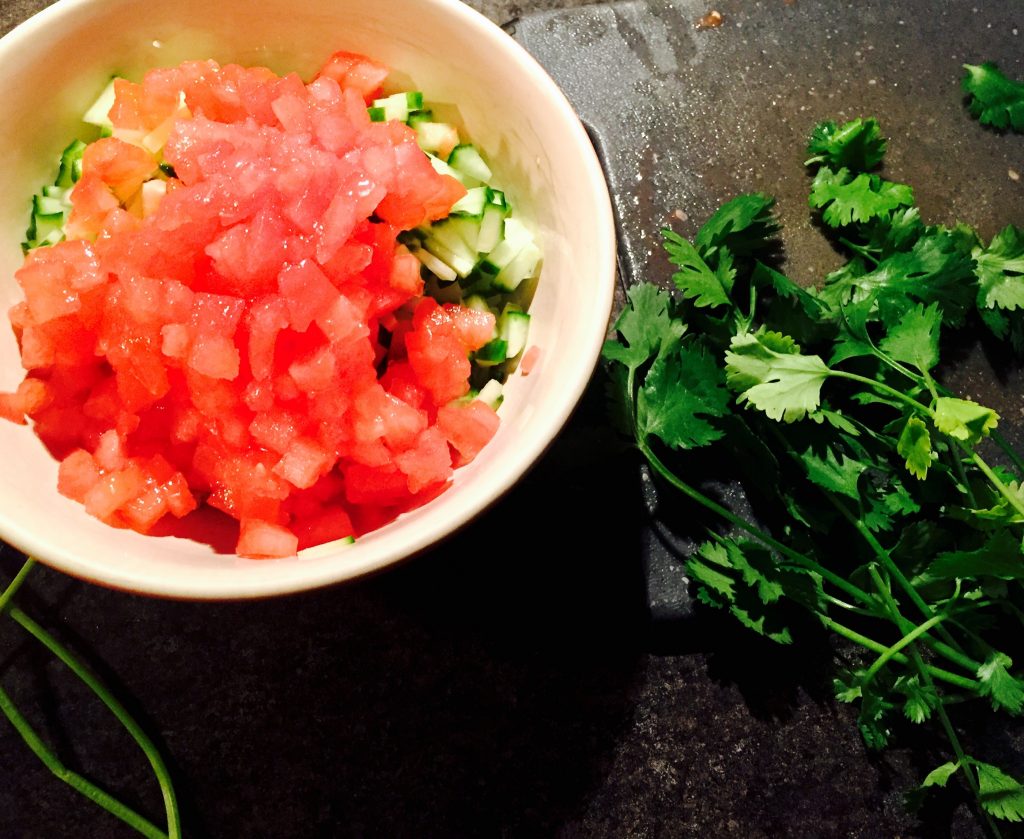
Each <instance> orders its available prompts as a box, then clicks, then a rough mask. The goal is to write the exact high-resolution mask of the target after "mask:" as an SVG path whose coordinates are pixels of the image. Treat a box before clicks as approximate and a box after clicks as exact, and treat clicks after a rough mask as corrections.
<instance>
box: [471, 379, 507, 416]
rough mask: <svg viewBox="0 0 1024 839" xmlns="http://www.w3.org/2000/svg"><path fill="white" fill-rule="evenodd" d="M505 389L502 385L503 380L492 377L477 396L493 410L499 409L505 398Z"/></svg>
mask: <svg viewBox="0 0 1024 839" xmlns="http://www.w3.org/2000/svg"><path fill="white" fill-rule="evenodd" d="M504 390H505V388H504V387H503V386H502V384H501V382H499V381H498V380H497V379H491V380H490V381H489V382H487V384H485V385H484V386H483V387H482V388H480V392H479V393H478V394H477V395H476V397H475V398H476V399H479V400H480V401H481V402H483V403H484V404H485V405H487V406H489V407H490V408H491V409H492V410H495V411H497V410H498V407H499V406H500V405H501V403H502V401H503V400H504V398H505V394H504Z"/></svg>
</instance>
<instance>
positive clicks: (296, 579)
mask: <svg viewBox="0 0 1024 839" xmlns="http://www.w3.org/2000/svg"><path fill="white" fill-rule="evenodd" d="M106 5H107V4H106V3H105V2H104V0H58V1H57V2H56V3H54V4H52V5H51V6H48V7H47V8H45V9H43V10H41V11H39V12H37V13H36V14H35V15H33V16H31V17H29V18H28V19H26V20H24V21H23V22H21V23H20V24H18V25H17V26H16V27H14V28H13V29H11V30H10V31H9V32H8V33H7V34H5V35H4V36H3V37H2V38H0V66H3V63H4V56H5V54H7V53H8V52H10V51H12V50H15V49H17V48H18V47H20V46H21V45H22V44H23V43H24V42H25V41H26V40H27V39H31V38H32V37H34V36H35V34H36V33H37V31H39V30H42V29H44V28H46V27H49V26H51V25H55V24H57V23H58V22H59V21H60V20H61V19H62V18H64V17H66V16H67V15H69V14H72V13H80V12H81V11H82V10H88V9H89V8H90V7H96V8H101V7H104V6H106ZM421 5H422V6H423V7H425V9H424V13H425V14H429V13H430V11H431V9H433V10H436V11H438V12H439V13H443V14H446V15H450V16H452V18H453V19H454V21H455V25H458V26H466V27H468V28H469V29H470V30H472V31H473V32H474V34H478V35H479V36H480V37H482V38H486V39H489V40H492V41H496V42H497V43H499V44H500V45H501V46H502V48H503V49H504V50H505V51H506V53H507V54H508V56H509V57H510V58H512V59H513V60H514V61H515V62H516V65H517V69H518V70H519V71H521V72H522V73H524V74H526V76H527V77H528V78H529V79H530V82H531V84H532V85H534V86H536V87H537V88H538V89H541V90H544V91H545V93H546V101H547V105H548V106H549V107H548V110H549V111H550V113H551V114H552V118H555V117H557V119H558V120H559V122H560V124H562V125H563V126H564V127H565V128H566V130H567V131H568V132H569V135H568V136H567V138H566V142H567V143H569V142H571V143H572V146H573V147H574V148H577V149H579V151H580V152H581V155H580V162H581V164H582V166H583V168H584V169H585V172H586V178H585V183H586V184H587V185H588V187H589V189H590V191H591V192H592V193H593V194H592V195H591V196H590V198H591V199H592V202H593V213H594V218H593V222H592V223H594V224H596V228H595V229H596V230H597V231H598V233H599V235H596V236H595V237H594V248H595V249H596V250H597V255H596V257H595V260H594V261H595V264H597V265H604V266H606V268H605V276H603V277H600V278H597V279H598V280H599V281H598V282H595V284H594V295H595V301H594V302H593V304H592V305H593V306H594V307H595V308H596V309H597V310H599V311H600V312H603V313H605V316H604V318H603V321H602V322H601V323H600V324H598V319H597V318H596V317H595V320H594V324H593V327H592V329H591V330H590V332H589V335H588V342H587V343H586V345H582V346H577V347H576V348H575V354H576V355H577V356H578V358H579V359H580V364H579V365H578V367H577V368H576V369H577V370H578V371H579V373H578V375H577V376H576V379H575V380H574V381H567V382H566V386H565V388H564V389H563V391H562V392H563V394H564V395H563V398H562V399H561V400H560V401H559V403H558V404H557V405H553V406H552V408H553V409H554V410H552V411H546V412H545V414H544V415H543V417H538V418H537V419H536V420H535V421H536V422H538V423H542V432H541V433H539V434H536V435H534V436H533V438H532V444H531V445H530V447H528V448H527V449H526V450H524V451H521V452H519V453H518V456H517V457H516V458H515V460H514V463H512V464H510V465H509V466H508V467H506V470H505V471H506V473H507V474H505V476H504V479H503V480H500V481H498V482H496V483H495V482H491V483H488V484H487V487H488V491H487V492H483V493H480V494H479V495H474V496H472V497H471V498H469V499H468V503H466V504H465V505H463V506H462V507H461V508H460V509H459V510H458V512H457V513H456V515H454V516H452V517H448V518H446V519H445V521H444V522H443V526H442V525H441V524H440V523H439V524H433V523H427V524H426V525H425V526H422V527H418V528H415V529H414V530H412V531H411V532H410V536H411V538H410V539H409V540H408V541H406V542H405V543H404V546H403V548H402V550H401V551H400V552H396V551H394V550H391V551H377V552H374V551H372V550H371V551H368V552H366V553H365V555H364V556H360V555H359V553H360V552H359V551H358V550H356V551H354V553H353V556H352V558H351V559H350V560H348V561H345V562H341V561H339V562H331V561H316V562H303V557H302V556H301V555H300V556H299V557H298V558H290V559H286V560H246V559H241V558H238V557H237V556H236V557H234V560H235V564H233V565H231V566H230V567H225V566H224V565H221V566H220V567H219V568H218V569H217V570H218V572H221V573H212V570H213V569H209V570H207V571H206V572H204V573H202V574H198V575H189V574H183V575H180V576H175V577H174V578H170V577H166V576H159V575H154V574H153V573H145V571H144V570H141V571H140V568H143V569H144V568H145V566H138V567H137V566H136V565H135V564H133V563H131V562H126V563H123V564H111V563H104V562H102V561H97V560H96V558H95V557H88V556H86V557H83V556H80V555H76V554H74V553H72V552H69V551H66V550H61V549H57V550H54V549H53V547H52V546H50V545H49V544H48V542H47V540H46V538H45V534H41V533H39V532H33V531H30V530H29V529H27V528H25V527H23V526H21V525H20V524H19V522H18V521H15V520H13V519H9V518H8V517H6V516H5V515H4V514H3V513H2V511H0V529H2V532H0V538H2V539H3V540H4V541H7V542H8V543H9V544H10V545H12V546H14V547H15V548H17V549H18V550H20V551H22V552H23V553H25V554H28V555H29V556H32V557H34V558H36V559H38V560H39V561H40V562H42V563H44V564H46V565H48V566H50V567H53V568H55V569H57V570H60V571H62V572H64V573H67V574H69V575H71V576H74V577H77V578H79V579H83V580H86V581H88V582H92V583H96V584H98V585H102V586H105V587H108V588H113V589H120V590H124V591H130V592H134V593H137V594H145V595H151V596H157V597H166V598H174V599H185V600H239V599H252V598H263V597H271V596H277V595H283V594H291V593H295V592H299V591H305V590H310V589H315V588H320V587H324V586H328V585H332V584H337V583H341V582H345V581H349V580H354V579H357V578H360V577H363V576H365V575H367V574H371V573H374V572H377V571H380V570H382V569H384V568H387V567H389V566H391V565H394V564H397V563H399V562H402V561H404V560H406V559H408V558H411V557H413V556H416V555H418V554H420V553H422V552H424V551H425V550H427V549H428V548H431V547H432V546H436V545H440V544H441V543H443V542H444V541H445V540H446V539H447V537H449V536H450V535H452V534H454V533H455V532H456V531H458V530H459V529H461V528H463V527H464V526H465V525H466V524H467V523H469V522H470V521H471V520H472V519H475V518H476V517H478V516H479V515H480V514H481V513H483V512H484V511H485V510H487V509H488V508H490V507H491V506H493V505H494V504H495V503H496V502H497V501H498V500H499V499H500V498H501V497H502V496H503V495H504V494H506V493H507V492H508V491H509V490H510V489H511V488H512V487H513V486H514V485H515V484H516V483H517V482H518V481H519V480H520V479H521V478H522V477H523V476H524V475H525V474H526V473H527V472H528V471H529V470H530V469H532V468H533V466H534V465H535V464H536V463H537V461H538V460H539V459H540V458H541V456H542V455H543V454H544V452H545V451H546V450H547V448H548V447H549V446H550V445H551V444H552V443H553V441H554V439H555V438H556V437H557V435H558V434H559V432H560V431H561V430H562V428H563V427H564V425H565V423H566V422H567V421H568V419H569V417H570V416H571V414H572V412H573V411H574V410H575V408H576V406H577V404H578V403H579V401H580V399H581V397H582V395H583V392H584V390H585V389H586V387H587V384H588V382H589V380H590V378H591V377H592V375H593V372H594V369H595V368H596V366H597V362H598V359H599V356H600V352H601V347H602V345H603V343H604V340H605V337H606V333H607V325H608V321H609V319H610V317H611V313H612V307H613V304H614V290H615V276H616V243H615V223H614V215H613V211H612V204H611V197H610V194H609V190H608V185H607V182H606V179H605V176H604V171H603V169H602V167H601V164H600V161H599V158H598V154H597V151H596V149H595V148H594V146H593V144H592V142H591V140H590V137H589V135H588V134H587V132H586V129H585V128H584V126H583V124H582V122H581V121H580V119H579V117H578V116H577V114H576V112H575V110H574V109H573V107H572V105H571V104H570V102H569V100H568V99H567V98H566V96H565V94H564V93H563V92H562V90H561V89H560V88H559V86H558V85H557V83H556V82H555V81H554V80H553V79H552V78H551V77H550V75H549V74H548V73H547V72H546V71H545V70H544V68H543V67H542V66H541V65H540V63H539V62H538V61H537V60H536V59H535V58H534V57H533V56H532V55H530V54H529V53H528V52H527V51H526V50H525V49H524V48H523V47H522V46H521V45H520V44H519V43H518V42H516V41H515V40H514V39H513V38H512V37H511V36H510V35H508V33H506V32H505V31H504V30H502V29H501V27H499V26H497V25H496V24H495V23H493V22H492V21H490V20H489V19H488V18H486V17H485V16H484V15H482V14H481V13H479V12H477V11H476V10H474V9H473V8H471V7H470V6H468V5H465V4H464V3H462V2H461V0H421ZM538 375H542V373H538ZM428 506H429V505H428ZM141 538H149V537H141ZM314 550H315V549H314ZM345 550H346V548H345V546H341V547H340V548H339V549H338V551H337V554H333V555H332V558H333V556H335V555H337V556H340V555H341V554H342V553H343V552H345ZM224 558H228V559H230V558H231V557H230V555H229V556H228V557H224ZM326 558H327V557H321V556H318V557H317V559H318V560H320V559H326ZM239 563H242V564H249V563H255V564H258V565H259V566H260V567H261V568H262V569H263V570H262V571H260V572H258V573H242V574H239V573H237V571H238V567H237V566H238V564H239ZM271 566H276V569H275V568H272V567H271ZM296 569H298V570H296ZM275 570H276V573H274V571H275ZM150 571H152V569H150Z"/></svg>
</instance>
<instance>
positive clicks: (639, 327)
mask: <svg viewBox="0 0 1024 839" xmlns="http://www.w3.org/2000/svg"><path fill="white" fill-rule="evenodd" d="M626 296H627V300H628V304H627V306H626V308H624V309H623V310H622V314H621V315H619V318H618V320H617V321H616V322H615V330H616V331H617V332H618V333H619V335H620V336H621V340H617V341H616V340H610V341H606V342H605V344H604V348H603V349H602V354H603V355H604V357H605V358H606V359H608V360H609V361H613V362H619V363H620V364H624V365H625V366H626V368H627V369H628V371H629V372H630V373H631V374H632V373H635V372H636V371H637V370H638V369H639V368H640V367H642V366H643V365H644V364H646V363H647V362H648V361H650V360H651V359H652V358H654V357H655V356H657V355H658V354H659V353H661V351H662V347H664V346H667V345H671V344H674V343H675V342H677V341H678V340H679V339H680V338H681V337H682V335H683V333H684V332H685V330H686V326H685V324H683V322H682V321H680V320H677V319H675V318H673V317H672V316H671V314H670V312H669V304H670V303H671V300H672V298H671V295H669V293H668V292H666V291H662V290H661V289H659V288H658V287H657V286H655V285H651V284H650V283H640V284H638V285H635V286H633V287H632V288H631V289H629V291H628V292H627V294H626ZM630 398H632V394H630Z"/></svg>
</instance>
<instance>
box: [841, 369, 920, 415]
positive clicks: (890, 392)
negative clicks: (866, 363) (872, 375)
mask: <svg viewBox="0 0 1024 839" xmlns="http://www.w3.org/2000/svg"><path fill="white" fill-rule="evenodd" d="M829 376H838V377H839V378H841V379H849V380H850V381H851V382H858V383H859V384H862V385H867V386H868V387H870V388H873V389H874V390H877V391H878V392H880V393H884V394H886V395H887V396H891V397H892V398H893V399H895V400H897V401H899V402H902V403H904V404H905V405H908V406H909V407H911V408H913V409H914V410H915V411H916V412H917V413H920V414H924V415H925V416H927V417H928V418H929V419H931V418H932V411H931V410H929V408H928V407H927V406H926V405H922V404H921V403H920V402H918V401H917V400H916V399H914V398H913V397H912V396H907V395H906V394H905V393H903V392H901V391H898V390H896V388H894V387H891V386H889V385H887V384H886V383H885V382H880V381H878V380H877V379H869V378H868V377H867V376H860V375H858V374H857V373H850V372H848V371H846V370H835V369H830V370H829Z"/></svg>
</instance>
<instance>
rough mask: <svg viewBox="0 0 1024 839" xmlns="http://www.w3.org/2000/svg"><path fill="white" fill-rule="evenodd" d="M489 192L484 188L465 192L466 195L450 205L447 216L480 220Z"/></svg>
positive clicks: (485, 207) (474, 188) (477, 187)
mask: <svg viewBox="0 0 1024 839" xmlns="http://www.w3.org/2000/svg"><path fill="white" fill-rule="evenodd" d="M489 192H490V189H488V188H487V187H486V186H475V187H473V188H472V189H469V190H466V194H465V195H464V196H463V197H462V198H460V199H459V200H458V201H456V202H455V203H454V204H452V208H451V210H449V211H448V212H449V215H453V216H473V217H474V218H482V217H483V214H484V211H485V210H486V209H487V206H488V197H489V196H488V193H489Z"/></svg>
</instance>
